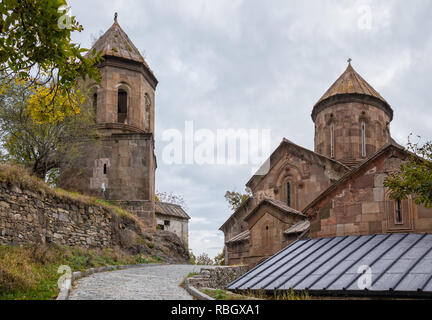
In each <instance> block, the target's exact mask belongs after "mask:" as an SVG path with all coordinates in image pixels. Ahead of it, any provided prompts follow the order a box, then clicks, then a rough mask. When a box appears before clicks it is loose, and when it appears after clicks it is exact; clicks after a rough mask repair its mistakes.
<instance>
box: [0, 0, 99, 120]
mask: <svg viewBox="0 0 432 320" xmlns="http://www.w3.org/2000/svg"><path fill="white" fill-rule="evenodd" d="M67 12H68V7H67V3H66V1H65V0H6V1H0V29H1V33H0V78H1V80H2V81H3V83H2V85H3V86H5V85H7V84H8V83H9V82H10V81H13V80H14V79H17V78H19V79H21V80H23V81H25V82H26V83H27V84H28V85H29V86H33V87H38V86H42V87H45V86H46V85H47V84H51V86H50V88H49V89H50V92H49V93H50V95H51V101H50V103H49V104H45V106H44V107H45V110H44V111H45V112H52V111H53V109H54V108H56V107H63V106H62V105H59V104H58V103H55V102H56V101H54V96H57V95H60V96H62V97H63V98H64V99H66V100H70V101H69V105H76V104H75V102H76V101H75V100H76V99H74V94H75V92H74V88H75V85H76V83H77V80H78V79H79V78H82V79H85V78H87V77H89V78H93V79H96V80H98V79H99V71H98V70H97V68H95V64H96V63H98V62H100V61H101V56H100V54H99V53H97V52H93V53H92V55H91V57H90V58H86V57H84V56H83V54H84V53H85V52H86V51H87V50H86V49H83V48H81V47H80V45H78V44H75V43H71V35H72V33H73V32H81V31H82V30H83V27H82V26H81V25H79V23H78V21H77V20H76V19H75V17H70V16H68V15H67Z"/></svg>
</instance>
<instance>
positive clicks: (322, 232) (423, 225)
mask: <svg viewBox="0 0 432 320" xmlns="http://www.w3.org/2000/svg"><path fill="white" fill-rule="evenodd" d="M312 120H313V122H314V124H315V150H314V151H311V150H307V149H305V148H303V147H301V146H298V145H296V144H294V143H293V142H291V141H289V140H288V139H284V140H283V141H282V142H281V144H280V146H279V147H278V148H277V149H276V150H275V151H274V152H273V153H272V155H271V156H270V159H269V162H270V169H269V171H268V172H267V173H266V174H264V175H254V176H253V177H252V178H251V179H250V180H249V182H248V183H247V184H246V186H247V187H248V188H250V189H251V191H252V194H253V196H252V197H250V198H249V199H248V200H247V201H246V202H245V203H243V205H242V206H241V207H240V208H239V209H238V210H237V211H236V212H234V214H233V215H232V216H231V217H230V218H229V219H228V220H227V221H226V222H225V223H224V224H223V225H222V227H221V228H220V230H221V231H223V232H224V235H225V249H226V251H225V252H226V261H227V263H228V264H231V265H232V264H242V263H244V264H248V265H250V266H255V265H257V264H258V263H260V262H262V261H264V260H265V259H267V258H269V257H271V256H272V255H274V254H275V253H276V252H278V251H280V250H281V249H283V248H284V247H286V246H287V245H288V244H290V243H291V242H293V241H295V240H296V239H304V238H309V237H311V238H324V237H335V236H347V235H364V234H377V233H394V232H432V210H431V209H425V208H423V207H419V206H417V205H416V204H415V203H414V202H413V201H412V200H410V199H408V200H405V201H395V200H392V199H390V196H389V191H388V190H387V189H386V188H385V187H384V181H385V178H386V177H387V176H388V175H389V174H391V173H392V172H395V171H397V170H399V168H400V165H401V164H402V163H403V161H406V160H407V158H408V154H407V152H406V151H405V150H404V148H403V147H401V146H399V145H398V144H397V143H396V142H395V141H394V140H393V139H392V137H391V133H390V123H391V121H392V120H393V109H392V108H391V107H390V105H389V104H388V103H387V101H386V100H385V99H384V98H383V97H382V96H381V95H380V94H379V93H378V92H377V91H376V90H375V89H374V88H373V87H372V86H371V85H369V84H368V83H367V82H366V81H365V80H364V79H363V78H362V77H361V76H360V75H359V74H358V73H357V72H356V71H355V70H354V68H353V67H352V65H351V62H349V65H348V67H347V69H346V70H345V72H344V73H343V74H342V75H341V76H340V77H339V78H338V79H337V80H336V82H335V83H334V84H333V85H332V86H331V87H330V89H329V90H328V91H327V92H326V93H325V94H324V96H323V97H322V98H321V99H320V100H319V101H318V102H317V103H316V104H315V106H314V107H313V111H312ZM269 204H271V205H269ZM251 216H252V217H253V218H251Z"/></svg>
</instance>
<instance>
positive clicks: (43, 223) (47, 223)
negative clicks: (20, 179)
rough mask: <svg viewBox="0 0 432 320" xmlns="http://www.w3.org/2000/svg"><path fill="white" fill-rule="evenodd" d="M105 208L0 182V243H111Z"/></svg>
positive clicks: (90, 246) (86, 246)
mask: <svg viewBox="0 0 432 320" xmlns="http://www.w3.org/2000/svg"><path fill="white" fill-rule="evenodd" d="M112 238H113V230H112V215H111V214H110V213H109V212H108V211H107V209H105V208H102V207H98V206H90V205H84V204H83V203H80V202H79V201H73V200H65V199H60V198H58V197H56V196H54V195H50V194H44V193H38V192H33V191H29V190H21V189H20V188H18V187H12V186H9V185H8V184H7V183H4V182H1V183H0V244H18V245H19V244H29V243H36V244H43V243H56V244H59V245H68V246H80V247H85V248H94V247H106V246H109V245H111V244H112Z"/></svg>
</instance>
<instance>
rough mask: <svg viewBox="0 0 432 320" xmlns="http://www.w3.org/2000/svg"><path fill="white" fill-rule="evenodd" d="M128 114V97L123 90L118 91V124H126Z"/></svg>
mask: <svg viewBox="0 0 432 320" xmlns="http://www.w3.org/2000/svg"><path fill="white" fill-rule="evenodd" d="M127 112H128V96H127V92H126V91H125V90H123V89H119V91H118V120H117V122H118V123H126V120H127Z"/></svg>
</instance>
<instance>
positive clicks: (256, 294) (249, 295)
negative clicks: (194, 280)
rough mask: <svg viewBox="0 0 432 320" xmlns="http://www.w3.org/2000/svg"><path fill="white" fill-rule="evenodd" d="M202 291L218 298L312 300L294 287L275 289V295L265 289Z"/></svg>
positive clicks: (305, 293)
mask: <svg viewBox="0 0 432 320" xmlns="http://www.w3.org/2000/svg"><path fill="white" fill-rule="evenodd" d="M202 292H203V293H205V294H206V295H208V296H210V297H212V298H214V299H216V300H289V301H292V300H310V297H309V294H308V293H307V292H301V293H296V292H294V290H292V289H291V290H289V291H275V292H274V293H273V295H269V294H267V292H265V291H264V290H259V291H246V292H244V293H241V294H240V293H233V292H230V291H227V290H219V289H209V288H206V289H203V290H202Z"/></svg>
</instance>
